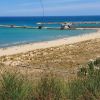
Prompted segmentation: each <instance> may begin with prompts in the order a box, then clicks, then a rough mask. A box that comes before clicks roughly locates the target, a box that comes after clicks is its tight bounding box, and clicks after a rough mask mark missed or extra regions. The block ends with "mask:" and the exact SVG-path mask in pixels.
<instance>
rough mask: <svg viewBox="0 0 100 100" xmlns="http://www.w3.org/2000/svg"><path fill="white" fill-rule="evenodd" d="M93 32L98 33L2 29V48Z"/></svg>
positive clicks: (88, 31) (0, 45) (0, 42)
mask: <svg viewBox="0 0 100 100" xmlns="http://www.w3.org/2000/svg"><path fill="white" fill-rule="evenodd" d="M91 32H96V30H47V29H42V30H39V29H18V28H0V47H6V46H11V45H17V44H22V43H30V42H41V41H49V40H54V39H59V38H65V37H70V36H76V35H82V34H87V33H91Z"/></svg>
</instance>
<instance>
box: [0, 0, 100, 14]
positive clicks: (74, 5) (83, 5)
mask: <svg viewBox="0 0 100 100" xmlns="http://www.w3.org/2000/svg"><path fill="white" fill-rule="evenodd" d="M40 1H41V0H0V16H42V15H43V10H42V8H41V4H40ZM42 1H43V5H44V12H45V13H44V14H45V16H80V15H100V0H42Z"/></svg>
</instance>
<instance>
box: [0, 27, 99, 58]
mask: <svg viewBox="0 0 100 100" xmlns="http://www.w3.org/2000/svg"><path fill="white" fill-rule="evenodd" d="M96 38H100V29H98V30H97V32H95V33H89V34H84V35H79V36H73V37H69V38H63V39H58V40H52V41H45V42H39V43H30V44H25V45H19V46H12V47H7V48H1V49H0V57H1V56H6V55H13V54H19V53H26V52H28V51H32V50H36V49H44V48H50V47H56V46H60V45H65V44H74V43H77V42H82V41H86V40H91V39H96Z"/></svg>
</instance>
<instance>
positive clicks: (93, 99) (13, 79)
mask: <svg viewBox="0 0 100 100" xmlns="http://www.w3.org/2000/svg"><path fill="white" fill-rule="evenodd" d="M99 64H100V58H97V59H96V60H93V61H89V63H88V64H87V65H86V66H84V67H82V66H81V68H79V70H78V72H77V77H76V78H75V79H73V80H64V79H62V78H61V77H58V76H57V75H56V74H55V73H52V72H48V73H43V75H41V76H40V79H39V80H38V81H36V82H35V81H32V80H28V79H27V78H26V77H24V76H23V75H22V74H21V73H19V72H10V71H9V72H4V73H3V74H1V81H0V100H99V99H100V65H99ZM65 77H66V76H65ZM34 83H35V84H34Z"/></svg>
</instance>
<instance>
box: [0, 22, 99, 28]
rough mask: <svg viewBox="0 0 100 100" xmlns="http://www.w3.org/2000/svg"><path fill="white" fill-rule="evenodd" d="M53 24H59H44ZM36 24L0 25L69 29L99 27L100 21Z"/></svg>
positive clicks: (5, 26) (7, 26)
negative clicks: (34, 25)
mask: <svg viewBox="0 0 100 100" xmlns="http://www.w3.org/2000/svg"><path fill="white" fill-rule="evenodd" d="M54 24H55V25H59V27H46V25H54ZM90 24H91V25H90ZM97 24H98V25H97ZM36 25H37V26H36V27H33V26H25V25H24V26H17V25H14V24H11V25H0V27H4V28H23V29H55V30H56V29H60V30H69V29H82V28H83V29H88V28H90V29H92V28H100V22H47V23H44V22H39V23H36ZM82 25H83V26H82ZM84 25H85V26H84Z"/></svg>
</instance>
